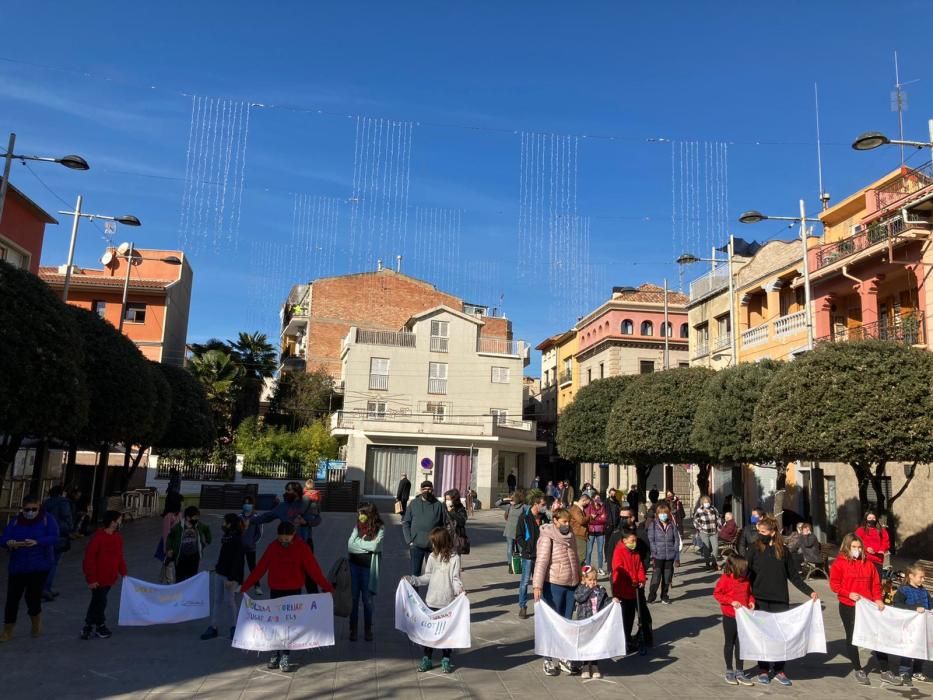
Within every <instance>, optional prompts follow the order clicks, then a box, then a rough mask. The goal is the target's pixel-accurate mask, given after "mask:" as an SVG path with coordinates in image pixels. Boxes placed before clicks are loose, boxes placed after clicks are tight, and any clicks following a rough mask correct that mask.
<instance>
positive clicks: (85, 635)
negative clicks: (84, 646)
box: [81, 625, 91, 641]
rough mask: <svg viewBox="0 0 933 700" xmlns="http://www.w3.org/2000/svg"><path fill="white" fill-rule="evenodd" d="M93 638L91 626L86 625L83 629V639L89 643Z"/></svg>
mask: <svg viewBox="0 0 933 700" xmlns="http://www.w3.org/2000/svg"><path fill="white" fill-rule="evenodd" d="M90 638H91V626H90V625H85V626H84V627H82V628H81V639H83V640H84V641H87V640H89V639H90Z"/></svg>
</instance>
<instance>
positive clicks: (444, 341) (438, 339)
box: [431, 335, 450, 352]
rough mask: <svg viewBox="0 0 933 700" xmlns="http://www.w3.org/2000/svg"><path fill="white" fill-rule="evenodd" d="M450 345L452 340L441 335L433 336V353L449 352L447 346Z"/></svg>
mask: <svg viewBox="0 0 933 700" xmlns="http://www.w3.org/2000/svg"><path fill="white" fill-rule="evenodd" d="M449 344H450V338H445V337H443V336H439V335H432V336H431V352H447V346H448V345H449Z"/></svg>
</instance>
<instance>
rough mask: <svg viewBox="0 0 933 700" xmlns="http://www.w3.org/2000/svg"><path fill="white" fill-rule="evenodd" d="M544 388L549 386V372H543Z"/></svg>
mask: <svg viewBox="0 0 933 700" xmlns="http://www.w3.org/2000/svg"><path fill="white" fill-rule="evenodd" d="M544 386H551V370H549V369H546V370H544Z"/></svg>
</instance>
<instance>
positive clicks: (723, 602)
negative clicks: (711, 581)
mask: <svg viewBox="0 0 933 700" xmlns="http://www.w3.org/2000/svg"><path fill="white" fill-rule="evenodd" d="M713 597H714V598H715V599H716V600H717V601H719V607H720V608H721V609H722V631H723V635H724V636H725V643H724V644H723V648H722V653H723V656H724V658H725V660H726V683H728V684H729V685H739V684H742V685H748V686H751V685H754V684H755V683H754V681H752V679H751V678H749V677H748V676H746V675H745V671H744V670H742V659H741V657H740V656H739V630H738V626H737V624H736V621H735V611H736V610H737V609H738V608H748V609H749V610H754V609H755V597H754V596H753V595H752V584H751V583H749V581H748V562H747V561H746V560H745V557H741V556H739V555H738V554H736V553H734V552H732V553H730V554H729V555H728V556H727V557H726V563H725V564H724V565H723V567H722V576H721V577H720V578H719V581H717V582H716V588H715V589H714V590H713ZM733 654H734V655H735V668H734V669H733V667H732V657H733Z"/></svg>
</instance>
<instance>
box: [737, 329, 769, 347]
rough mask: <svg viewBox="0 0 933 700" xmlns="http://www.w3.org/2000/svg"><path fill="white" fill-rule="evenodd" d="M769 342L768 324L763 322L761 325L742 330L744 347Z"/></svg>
mask: <svg viewBox="0 0 933 700" xmlns="http://www.w3.org/2000/svg"><path fill="white" fill-rule="evenodd" d="M766 342H768V324H767V323H762V324H761V325H760V326H755V327H754V328H749V329H748V330H747V331H742V347H743V348H750V347H752V346H754V345H760V344H761V343H766Z"/></svg>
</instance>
